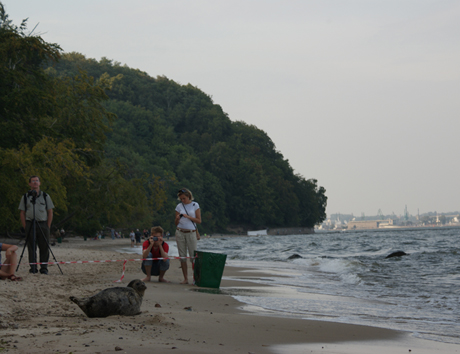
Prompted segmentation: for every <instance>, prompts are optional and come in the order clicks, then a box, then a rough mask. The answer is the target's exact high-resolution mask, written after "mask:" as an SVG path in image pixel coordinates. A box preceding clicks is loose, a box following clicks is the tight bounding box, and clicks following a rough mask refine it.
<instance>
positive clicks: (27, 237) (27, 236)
mask: <svg viewBox="0 0 460 354" xmlns="http://www.w3.org/2000/svg"><path fill="white" fill-rule="evenodd" d="M29 231H30V229H29ZM25 233H26V242H24V247H23V248H22V252H21V257H19V262H18V266H17V267H16V272H17V271H18V269H19V266H20V265H21V260H22V256H24V251H25V250H26V247H27V244H28V243H29V235H28V233H27V231H25ZM29 234H30V232H29Z"/></svg>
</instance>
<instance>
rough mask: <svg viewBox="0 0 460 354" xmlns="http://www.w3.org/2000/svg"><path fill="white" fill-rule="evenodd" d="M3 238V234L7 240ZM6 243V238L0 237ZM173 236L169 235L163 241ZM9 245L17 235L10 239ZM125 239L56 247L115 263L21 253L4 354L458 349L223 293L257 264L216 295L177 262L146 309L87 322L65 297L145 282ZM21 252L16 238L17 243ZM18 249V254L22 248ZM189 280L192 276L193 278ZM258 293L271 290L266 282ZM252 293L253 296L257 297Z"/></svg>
mask: <svg viewBox="0 0 460 354" xmlns="http://www.w3.org/2000/svg"><path fill="white" fill-rule="evenodd" d="M5 241H6V240H5ZM6 242H8V241H6ZM169 242H170V243H172V242H174V241H173V240H170V241H169ZM9 243H13V242H9ZM127 245H129V240H128V239H117V240H112V239H110V238H109V239H104V240H100V241H90V240H88V241H83V239H82V238H70V239H65V240H64V242H63V243H61V244H56V245H55V246H52V251H53V253H54V255H55V257H56V259H57V260H58V261H60V262H75V261H101V260H119V262H103V263H83V264H82V263H72V264H62V265H60V267H61V269H62V271H63V273H64V274H63V275H61V273H60V271H59V269H58V266H57V265H50V266H49V275H40V274H36V275H32V274H29V273H28V265H27V262H28V260H27V252H25V253H24V258H23V260H22V264H21V266H20V268H19V271H18V273H17V274H18V275H19V276H21V277H23V278H24V280H23V281H21V282H11V281H9V280H8V281H1V282H0V299H1V301H2V308H1V310H0V338H1V339H0V351H3V352H8V353H150V352H152V351H156V352H159V353H165V352H173V353H280V354H281V353H344V354H345V353H371V352H372V353H388V352H392V353H409V352H410V353H433V352H434V351H436V352H437V353H459V352H460V346H458V345H451V344H445V343H440V342H433V341H426V340H421V339H417V338H415V337H413V336H411V335H410V334H408V333H404V332H399V331H394V330H389V329H383V328H375V327H369V326H357V325H350V324H343V323H333V322H322V321H310V320H303V319H299V318H283V317H279V316H275V315H274V314H272V313H269V312H266V311H246V310H245V309H243V307H244V306H243V305H244V304H241V303H240V302H238V301H236V300H235V299H233V298H232V297H231V296H229V295H226V293H234V292H235V291H247V289H253V288H255V287H257V286H258V285H257V284H254V283H251V282H248V281H241V280H243V279H244V278H246V279H251V278H255V277H258V276H262V275H263V273H262V272H259V271H258V270H256V269H254V270H250V269H243V268H235V267H229V266H226V268H225V271H224V279H223V280H222V284H221V290H222V291H221V292H219V291H215V290H213V291H208V290H206V289H204V288H199V287H196V286H193V285H180V284H179V282H180V280H181V270H180V268H179V261H178V260H172V261H171V267H170V269H169V271H168V272H167V273H166V279H168V280H170V281H171V283H158V282H153V281H152V282H150V283H148V284H146V285H147V290H146V292H145V295H144V300H143V304H142V307H141V309H142V313H141V314H140V315H137V316H129V317H122V316H111V317H107V318H96V319H94V318H93V319H91V318H88V317H86V315H85V314H84V313H83V312H82V311H81V310H80V308H79V307H78V306H77V305H75V304H74V303H73V302H71V301H70V300H69V296H76V297H84V296H91V295H94V294H96V293H97V292H99V291H101V290H103V289H105V288H109V287H116V286H122V287H125V286H126V285H127V284H128V283H129V282H130V281H131V280H133V279H142V278H143V277H144V275H143V273H142V272H141V271H140V262H139V261H128V262H126V270H125V276H124V279H123V281H122V282H121V283H117V282H115V281H117V280H119V279H120V277H121V275H122V270H123V260H124V259H133V258H140V256H133V255H132V254H120V253H118V252H116V251H115V249H117V248H122V247H126V246H127ZM19 246H20V249H19V251H22V245H19ZM19 254H20V253H19ZM191 280H192V279H191V277H190V282H191ZM260 291H263V292H269V291H270V289H269V288H267V287H265V286H264V287H260ZM255 296H256V295H255Z"/></svg>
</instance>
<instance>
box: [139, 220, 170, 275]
mask: <svg viewBox="0 0 460 354" xmlns="http://www.w3.org/2000/svg"><path fill="white" fill-rule="evenodd" d="M163 233H164V231H163V228H161V227H160V226H154V227H152V230H151V233H150V237H149V238H148V239H147V240H146V241H144V243H143V244H142V258H167V257H168V251H169V245H168V244H167V243H166V242H164V241H163ZM142 266H143V269H142V271H143V272H144V273H145V274H146V277H145V278H144V279H142V281H144V282H147V281H150V278H151V276H152V275H153V276H157V275H158V281H159V282H163V283H169V281H167V280H166V279H165V278H164V276H165V273H166V271H167V270H168V269H169V259H162V260H160V259H157V260H145V261H142Z"/></svg>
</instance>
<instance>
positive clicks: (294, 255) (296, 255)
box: [288, 253, 303, 259]
mask: <svg viewBox="0 0 460 354" xmlns="http://www.w3.org/2000/svg"><path fill="white" fill-rule="evenodd" d="M297 258H303V257H302V256H301V255H300V254H297V253H294V254H293V255H292V256H290V257H289V258H288V259H297Z"/></svg>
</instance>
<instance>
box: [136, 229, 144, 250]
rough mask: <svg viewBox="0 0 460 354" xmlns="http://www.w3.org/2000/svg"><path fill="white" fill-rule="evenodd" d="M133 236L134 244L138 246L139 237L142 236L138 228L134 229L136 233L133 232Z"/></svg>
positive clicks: (139, 242)
mask: <svg viewBox="0 0 460 354" xmlns="http://www.w3.org/2000/svg"><path fill="white" fill-rule="evenodd" d="M134 236H135V238H136V246H139V245H140V244H141V237H142V234H141V232H140V231H139V229H136V233H135V234H134Z"/></svg>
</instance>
